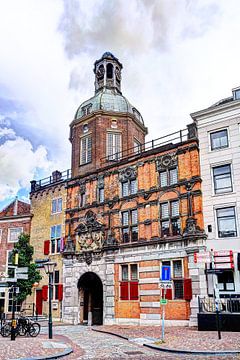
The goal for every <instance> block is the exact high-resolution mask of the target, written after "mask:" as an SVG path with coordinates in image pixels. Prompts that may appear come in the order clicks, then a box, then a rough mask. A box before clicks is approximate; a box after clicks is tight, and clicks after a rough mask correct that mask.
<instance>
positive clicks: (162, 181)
mask: <svg viewBox="0 0 240 360" xmlns="http://www.w3.org/2000/svg"><path fill="white" fill-rule="evenodd" d="M167 185H168V181H167V172H166V171H163V172H160V186H161V187H164V186H167Z"/></svg>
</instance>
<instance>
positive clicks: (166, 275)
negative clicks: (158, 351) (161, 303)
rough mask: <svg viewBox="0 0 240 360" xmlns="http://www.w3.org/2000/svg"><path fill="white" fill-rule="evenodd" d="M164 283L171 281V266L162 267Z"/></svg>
mask: <svg viewBox="0 0 240 360" xmlns="http://www.w3.org/2000/svg"><path fill="white" fill-rule="evenodd" d="M161 280H162V281H170V280H171V266H167V265H166V266H165V265H164V266H162V276H161Z"/></svg>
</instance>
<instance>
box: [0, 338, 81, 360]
mask: <svg viewBox="0 0 240 360" xmlns="http://www.w3.org/2000/svg"><path fill="white" fill-rule="evenodd" d="M69 349H73V351H74V353H73V354H71V355H68V356H67V359H68V360H74V359H76V357H80V356H81V355H82V353H83V352H82V350H81V349H80V348H79V347H78V346H76V345H75V344H74V343H73V342H72V341H71V340H70V339H69V338H67V337H66V336H63V335H54V338H53V339H48V336H47V335H41V334H40V335H38V336H37V337H36V338H32V337H20V336H18V337H16V340H15V341H11V339H10V338H3V337H1V336H0V360H10V359H22V358H28V359H30V358H35V357H40V356H41V357H42V358H43V359H44V358H45V359H47V357H48V356H56V355H57V354H59V353H63V352H67V351H68V350H69Z"/></svg>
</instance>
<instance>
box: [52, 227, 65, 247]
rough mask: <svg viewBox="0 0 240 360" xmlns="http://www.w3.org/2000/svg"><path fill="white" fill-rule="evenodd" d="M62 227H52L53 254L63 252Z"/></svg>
mask: <svg viewBox="0 0 240 360" xmlns="http://www.w3.org/2000/svg"><path fill="white" fill-rule="evenodd" d="M61 233H62V227H61V225H54V226H52V227H51V253H52V254H55V253H60V251H61Z"/></svg>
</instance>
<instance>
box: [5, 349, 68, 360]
mask: <svg viewBox="0 0 240 360" xmlns="http://www.w3.org/2000/svg"><path fill="white" fill-rule="evenodd" d="M72 352H73V349H72V348H67V349H66V350H64V351H63V352H60V353H57V354H52V355H48V356H46V355H45V356H37V357H31V358H30V357H27V358H15V359H10V360H52V359H53V360H54V359H59V358H61V357H64V356H67V355H69V354H71V353H72Z"/></svg>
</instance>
